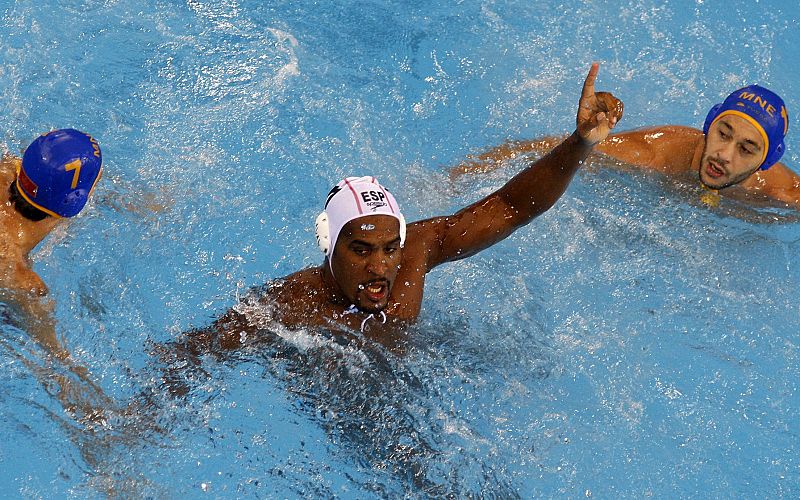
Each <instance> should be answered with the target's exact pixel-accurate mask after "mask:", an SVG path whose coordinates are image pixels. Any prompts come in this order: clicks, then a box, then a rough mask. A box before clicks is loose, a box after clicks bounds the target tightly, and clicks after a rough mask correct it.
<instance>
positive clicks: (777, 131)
mask: <svg viewBox="0 0 800 500" xmlns="http://www.w3.org/2000/svg"><path fill="white" fill-rule="evenodd" d="M723 114H739V115H740V116H741V115H744V116H745V117H746V119H747V120H748V121H749V122H750V123H752V124H753V126H755V127H756V129H758V130H759V132H760V133H761V134H762V136H763V137H764V138H765V139H766V142H767V143H766V144H765V145H764V147H766V148H767V152H766V155H765V156H764V161H763V162H762V163H761V165H760V166H759V170H767V169H768V168H769V167H771V166H772V165H774V164H775V163H777V162H778V161H779V160H780V159H781V157H782V156H783V153H784V151H785V149H786V147H785V145H784V141H783V139H784V136H785V135H786V132H787V131H788V130H789V117H788V114H787V113H786V106H785V105H784V103H783V100H782V99H781V98H780V97H779V96H778V95H777V94H775V93H774V92H772V91H770V90H768V89H765V88H764V87H760V86H758V85H750V86H748V87H744V88H742V89H739V90H737V91H736V92H734V93H732V94H731V95H729V96H728V97H727V98H726V99H725V101H723V102H721V103H719V104H716V105H715V106H713V107H712V108H711V109H710V110H709V112H708V115H706V120H705V122H704V123H703V134H704V135H706V136H708V131H709V129H710V128H711V125H713V124H714V122H715V121H716V120H717V118H719V117H720V116H721V115H723Z"/></svg>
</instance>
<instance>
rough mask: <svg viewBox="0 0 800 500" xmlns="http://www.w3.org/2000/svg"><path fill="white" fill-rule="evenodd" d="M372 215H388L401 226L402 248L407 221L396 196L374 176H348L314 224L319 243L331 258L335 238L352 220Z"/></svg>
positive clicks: (326, 201)
mask: <svg viewBox="0 0 800 500" xmlns="http://www.w3.org/2000/svg"><path fill="white" fill-rule="evenodd" d="M370 215H389V216H391V217H394V218H395V219H397V221H398V222H399V223H400V246H402V245H403V244H404V243H405V241H406V220H405V219H404V218H403V214H402V213H400V208H399V207H398V206H397V201H395V199H394V196H392V193H390V192H389V191H388V190H387V189H386V188H385V187H383V186H381V185H380V183H378V180H377V179H376V178H375V177H348V178H346V179H344V180H342V181H341V182H339V183H338V184H337V185H336V186H334V187H333V189H331V191H330V193H328V199H327V200H325V209H324V210H323V212H322V213H321V214H319V216H317V221H316V224H315V229H316V233H317V244H318V245H319V249H320V250H322V253H324V254H325V255H326V256H328V258H330V257H331V255H332V254H333V249H334V248H336V239H337V238H338V237H339V233H340V232H341V230H342V228H343V227H344V226H345V224H347V223H348V222H350V221H351V220H354V219H358V218H361V217H367V216H370Z"/></svg>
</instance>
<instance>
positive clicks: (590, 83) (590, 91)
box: [581, 62, 600, 99]
mask: <svg viewBox="0 0 800 500" xmlns="http://www.w3.org/2000/svg"><path fill="white" fill-rule="evenodd" d="M599 70H600V63H596V62H594V63H592V68H591V69H590V70H589V74H588V75H586V81H585V82H583V92H581V99H583V98H586V97H593V96H594V81H595V79H596V78H597V72H598V71H599Z"/></svg>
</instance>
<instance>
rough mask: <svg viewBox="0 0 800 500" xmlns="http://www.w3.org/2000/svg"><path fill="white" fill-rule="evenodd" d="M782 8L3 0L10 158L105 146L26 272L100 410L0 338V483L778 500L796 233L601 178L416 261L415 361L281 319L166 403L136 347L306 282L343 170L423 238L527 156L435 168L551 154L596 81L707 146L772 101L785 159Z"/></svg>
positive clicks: (46, 487)
mask: <svg viewBox="0 0 800 500" xmlns="http://www.w3.org/2000/svg"><path fill="white" fill-rule="evenodd" d="M799 18H800V7H797V6H794V5H790V4H788V3H784V2H778V1H759V2H733V3H730V2H719V1H702V2H701V1H691V2H690V1H671V2H648V1H645V2H626V1H591V2H572V3H564V2H552V1H545V2H536V3H533V4H532V3H530V2H517V1H462V2H386V1H378V0H372V1H353V0H350V1H347V2H328V3H326V2H257V1H234V0H225V1H213V2H212V1H201V0H186V1H167V0H160V1H157V0H116V1H115V0H84V1H79V0H75V1H70V0H57V1H56V0H45V1H43V2H31V1H24V0H21V1H16V2H13V3H12V2H7V3H5V4H1V5H0V23H2V30H0V42H1V43H0V57H2V64H1V65H0V91H2V96H3V98H2V100H0V106H2V111H3V116H4V117H5V120H4V127H3V134H4V135H3V142H4V144H5V148H6V150H8V151H10V152H12V153H18V152H19V151H20V150H21V149H22V148H24V147H25V146H26V145H27V144H28V143H29V142H30V140H31V139H32V138H33V137H35V135H36V134H38V133H39V132H42V131H44V130H48V129H50V128H55V127H66V126H72V127H76V128H81V129H84V130H87V131H89V132H91V133H92V134H93V135H94V136H95V137H96V138H97V139H98V140H99V141H100V144H101V147H102V148H103V155H104V160H105V165H106V167H105V168H106V171H105V172H106V173H105V175H104V177H103V180H102V182H101V184H100V185H99V186H98V189H97V193H96V196H95V198H94V201H93V202H92V205H91V207H90V209H89V210H88V211H87V212H86V213H85V214H83V215H81V216H80V217H78V218H77V219H76V220H74V221H72V222H71V223H70V224H69V225H68V227H66V228H63V229H61V230H59V231H58V232H57V233H56V234H54V235H52V236H50V237H49V238H48V239H47V240H46V241H45V242H44V243H43V245H41V246H40V247H39V248H37V250H36V251H35V252H34V255H33V259H34V267H35V269H36V271H37V272H39V273H40V274H41V275H42V277H43V278H44V279H45V281H46V282H47V283H48V285H49V287H50V290H51V295H52V297H53V298H54V300H55V302H56V304H57V308H56V318H57V321H58V325H59V334H60V335H61V337H62V338H63V341H64V342H65V344H66V345H68V346H69V349H70V351H71V352H72V353H73V355H74V357H75V358H76V359H77V360H78V361H79V362H80V363H81V364H82V365H83V366H85V367H86V368H87V369H88V370H89V373H90V374H91V377H92V379H93V380H94V381H95V382H96V383H97V384H98V385H99V386H100V388H101V389H102V391H103V393H104V394H105V395H106V396H107V397H108V398H109V402H107V404H108V406H109V407H111V408H112V409H111V410H110V411H109V412H108V415H107V418H106V420H105V421H101V422H95V421H92V420H91V419H89V418H86V415H85V414H84V413H82V411H81V410H80V408H77V409H75V408H72V407H70V406H69V405H65V404H64V402H63V400H64V399H65V398H64V397H63V396H62V397H61V398H60V397H59V387H60V386H59V385H58V384H57V383H55V382H54V380H56V379H57V377H58V376H62V377H66V378H68V379H70V380H72V381H73V384H72V386H77V387H78V388H82V387H83V385H82V383H81V381H80V380H79V379H77V378H76V377H75V375H74V374H72V373H70V372H68V371H67V370H65V369H64V368H63V367H61V366H58V365H52V366H51V365H49V364H48V363H47V361H46V356H45V355H44V353H43V352H42V351H41V350H40V349H38V348H37V347H36V346H35V345H33V344H32V343H31V341H30V340H29V338H28V337H27V335H26V334H25V332H22V331H20V330H19V329H16V328H14V327H13V326H10V325H4V326H3V327H2V337H0V339H2V347H3V349H0V364H1V365H2V366H3V368H4V369H3V370H1V371H0V373H2V377H3V383H2V384H0V387H2V389H0V405H2V413H1V414H0V415H1V416H0V418H2V426H0V429H2V431H0V432H2V445H0V465H2V467H0V469H2V471H3V472H2V473H0V487H2V491H4V492H6V493H5V494H7V495H8V496H12V497H80V498H84V497H105V496H133V497H156V498H183V497H190V498H199V497H203V496H210V497H214V498H218V497H222V498H234V497H235V498H239V497H258V498H265V497H266V498H277V497H339V498H365V497H367V498H369V497H392V498H393V497H402V496H408V497H425V496H444V495H446V494H448V493H449V494H453V495H455V496H457V497H466V496H475V497H503V498H505V497H522V498H537V497H548V498H549V497H570V498H572V497H580V496H584V497H588V496H592V497H596V498H631V497H636V498H638V497H642V496H654V497H660V498H667V497H668V498H674V497H679V498H687V497H696V496H698V495H701V494H705V495H707V496H709V497H714V498H719V497H726V498H727V497H737V498H755V497H766V496H769V497H779V498H794V497H797V495H798V491H799V490H800V462H799V461H798V458H797V456H798V424H797V422H799V421H800V410H799V409H798V408H800V397H798V388H797V381H798V375H800V373H799V372H800V370H799V369H798V354H799V353H798V343H799V342H800V341H799V339H798V331H800V319H799V318H800V314H798V313H800V306H799V305H798V292H797V289H798V283H800V272H799V271H798V268H797V259H798V253H799V252H798V251H799V250H800V230H799V229H798V225H797V222H796V218H795V217H794V216H793V214H792V213H791V212H788V211H784V210H781V209H778V208H770V207H760V208H749V207H746V206H743V205H741V204H738V203H737V202H735V201H731V200H724V201H723V203H722V205H721V207H719V208H718V209H709V208H707V207H704V206H702V205H701V204H700V203H699V202H698V200H697V189H696V187H695V186H692V185H689V184H687V183H682V182H677V181H670V180H667V179H663V178H661V177H660V176H658V175H652V174H647V173H642V172H638V171H634V170H631V169H628V168H625V167H618V166H614V165H611V164H609V162H607V161H604V160H601V159H595V160H593V161H591V162H590V164H589V165H587V167H586V168H585V169H584V171H582V172H581V173H580V174H579V175H578V176H577V177H576V179H575V180H574V182H573V184H572V185H571V187H570V189H569V190H568V191H567V193H566V194H565V195H564V197H563V198H562V199H561V200H560V201H559V203H558V204H557V205H556V207H555V208H554V209H553V210H551V211H550V212H548V213H546V214H544V215H543V216H542V217H540V218H539V219H537V220H536V221H534V222H533V223H532V224H531V225H530V226H528V227H526V228H524V229H522V230H520V231H518V232H517V233H516V234H514V235H513V236H512V237H511V238H509V239H508V240H506V241H504V242H502V243H501V244H498V245H496V246H495V247H493V248H491V249H490V250H487V251H485V252H483V253H481V254H479V255H477V256H475V257H473V258H470V259H467V260H464V261H461V262H457V263H453V264H450V265H446V266H443V267H441V268H440V269H437V270H435V271H434V272H433V273H432V274H431V275H430V276H429V278H428V282H427V289H426V299H425V300H426V301H425V303H424V306H423V311H422V315H421V318H420V321H419V323H418V324H417V325H415V326H414V327H413V328H412V329H411V330H410V331H409V335H408V336H409V340H408V345H407V352H406V354H405V355H403V356H397V355H395V354H393V353H390V352H387V351H386V350H385V349H382V348H381V347H379V346H374V345H367V346H360V347H359V346H357V345H355V344H354V343H339V342H336V341H334V340H332V339H331V337H330V335H326V333H325V332H305V331H301V332H288V331H285V330H283V329H281V328H277V327H273V332H272V333H273V335H274V338H275V339H277V342H276V343H274V344H271V345H267V346H263V347H262V348H261V349H257V350H253V351H248V352H243V353H237V354H234V355H231V356H230V357H229V358H227V359H215V358H212V357H209V358H207V359H204V360H203V364H202V367H203V369H204V370H205V373H202V372H199V371H194V372H191V373H189V374H187V375H186V376H187V377H190V380H189V381H188V387H189V388H190V391H189V393H188V394H187V395H186V396H185V397H172V396H169V395H168V394H167V392H168V391H167V390H166V388H165V386H164V384H163V381H162V378H161V377H162V374H163V370H164V363H163V362H161V361H160V360H159V359H158V357H157V356H156V355H154V354H153V351H154V350H155V349H156V346H158V345H160V344H164V343H167V342H169V341H171V340H173V339H175V338H176V337H177V336H178V335H179V334H180V332H183V331H186V330H189V329H191V328H193V327H200V326H203V325H207V324H208V323H210V322H211V321H212V319H213V318H214V317H215V316H217V315H218V314H220V313H221V312H223V311H224V310H225V309H227V308H228V307H230V306H232V305H233V304H235V303H236V301H237V297H239V296H241V295H243V294H244V293H245V291H246V290H247V289H248V288H249V287H251V286H254V285H258V284H261V283H263V282H265V281H268V280H269V279H272V278H277V277H281V276H285V275H287V274H289V273H291V272H293V271H295V270H297V269H300V268H302V267H306V266H309V265H317V264H318V263H319V262H320V260H321V259H320V256H319V255H318V252H317V251H316V246H315V244H314V239H313V234H312V222H313V220H314V217H315V216H316V214H317V212H318V211H319V209H320V203H321V200H322V198H323V197H324V195H325V194H326V193H327V192H328V190H329V188H330V186H331V185H332V184H334V183H335V182H336V181H337V180H339V178H341V177H342V176H345V175H350V174H355V175H362V174H367V173H370V174H374V175H376V176H377V177H378V178H379V179H381V181H382V182H383V183H384V184H386V185H387V186H388V187H389V188H390V189H392V190H393V192H394V193H395V195H396V196H397V198H398V202H399V203H400V204H401V205H402V206H403V209H404V212H405V214H406V217H407V218H408V219H409V220H416V219H419V218H422V217H428V216H432V215H438V214H446V213H451V212H453V211H455V210H457V209H458V208H460V207H462V206H464V205H465V204H467V203H469V202H471V201H473V200H475V199H476V198H478V197H479V196H482V195H485V194H487V193H489V192H490V191H491V190H493V189H496V188H497V187H499V186H500V185H501V184H502V182H504V180H505V179H507V178H508V177H510V176H511V175H513V173H514V172H516V171H517V170H518V169H519V168H522V166H523V165H524V161H523V160H519V161H515V162H512V164H511V165H508V166H507V167H505V168H503V169H501V170H500V171H497V172H494V173H492V174H488V175H485V176H473V177H467V178H461V179H458V180H456V181H451V180H450V179H449V176H448V174H447V170H448V168H449V167H450V166H452V165H455V164H457V163H458V162H460V161H462V160H463V159H464V158H465V157H466V155H468V154H475V153H479V152H481V151H483V150H485V149H487V148H489V147H491V146H493V145H496V144H499V143H500V142H502V141H503V140H506V139H520V138H531V137H538V136H542V135H550V134H562V133H566V132H569V131H570V130H571V129H572V127H574V113H575V103H576V101H577V97H578V93H579V91H580V85H581V82H582V80H583V77H584V76H585V73H586V71H587V70H588V67H589V64H590V62H591V61H592V60H599V61H601V63H602V66H601V70H600V77H599V80H598V88H600V89H608V90H611V91H613V92H614V93H615V94H616V95H618V96H619V97H620V98H621V99H623V100H624V101H625V105H626V109H625V111H626V115H625V118H624V119H623V122H622V123H621V124H620V128H623V129H628V128H633V127H639V126H645V125H652V124H666V123H674V124H681V125H689V126H699V125H700V123H701V121H702V119H703V117H704V115H705V113H706V111H707V109H708V108H709V107H710V106H711V105H712V104H714V103H716V102H719V101H720V100H721V99H722V98H723V97H724V95H726V94H727V92H729V91H730V90H731V89H732V88H736V87H739V86H743V85H745V84H748V83H752V82H760V83H762V84H764V85H766V86H768V87H771V88H773V89H774V90H776V91H777V92H778V93H780V94H781V95H782V96H783V97H784V99H785V101H786V102H787V106H788V107H789V115H790V119H791V123H790V130H789V136H788V137H787V154H786V156H785V157H784V161H785V162H786V163H787V164H788V165H790V166H792V167H795V168H797V165H800V155H798V151H800V142H798V140H797V137H798V134H797V130H798V129H800V127H798V121H797V119H796V116H797V112H796V111H793V110H796V109H800V108H798V107H797V106H798V103H800V86H798V83H797V80H798V79H797V78H796V77H797V70H796V68H795V66H794V62H795V61H794V59H795V55H796V54H797V51H798V49H800V30H798V29H797V26H798V19H799ZM737 214H738V216H737ZM83 388H84V389H85V387H83ZM90 397H93V396H92V394H91V392H90V391H88V390H86V391H85V393H84V394H83V395H82V396H81V395H80V394H72V395H68V397H67V398H66V400H67V401H68V402H72V403H75V402H80V401H83V400H85V399H86V398H90Z"/></svg>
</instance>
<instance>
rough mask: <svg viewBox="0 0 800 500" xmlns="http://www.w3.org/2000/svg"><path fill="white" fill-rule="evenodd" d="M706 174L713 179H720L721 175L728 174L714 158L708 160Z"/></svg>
mask: <svg viewBox="0 0 800 500" xmlns="http://www.w3.org/2000/svg"><path fill="white" fill-rule="evenodd" d="M706 174H708V176H709V177H711V178H712V179H719V178H720V177H722V176H724V175H726V172H725V170H724V169H723V168H722V167H720V166H719V164H717V162H715V161H713V160H708V162H706Z"/></svg>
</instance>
